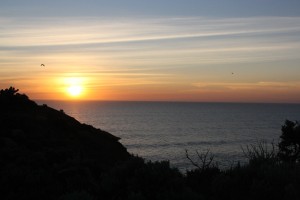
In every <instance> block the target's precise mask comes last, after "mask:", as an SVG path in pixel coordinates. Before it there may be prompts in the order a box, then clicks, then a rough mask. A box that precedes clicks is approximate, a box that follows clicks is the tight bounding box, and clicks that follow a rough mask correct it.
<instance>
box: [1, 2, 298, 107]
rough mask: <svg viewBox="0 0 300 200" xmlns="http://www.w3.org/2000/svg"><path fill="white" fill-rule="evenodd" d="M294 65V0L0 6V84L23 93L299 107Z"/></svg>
mask: <svg viewBox="0 0 300 200" xmlns="http://www.w3.org/2000/svg"><path fill="white" fill-rule="evenodd" d="M41 64H44V65H45V66H41ZM299 64H300V1H299V0H285V1H282V0H251V1H249V0H210V1H204V0H151V1H148V0H127V1H125V0H110V1H102V0H98V1H97V0H52V1H40V0H27V1H24V0H1V2H0V88H7V87H9V86H14V87H16V88H18V89H20V91H21V93H26V94H27V95H28V96H29V97H30V98H31V99H55V100H130V101H196V102H271V103H300V77H299V74H300V65H299Z"/></svg>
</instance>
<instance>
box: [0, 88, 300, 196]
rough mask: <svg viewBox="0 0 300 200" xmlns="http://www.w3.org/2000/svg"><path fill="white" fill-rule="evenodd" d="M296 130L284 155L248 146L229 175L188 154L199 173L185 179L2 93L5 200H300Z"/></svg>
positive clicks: (0, 160)
mask: <svg viewBox="0 0 300 200" xmlns="http://www.w3.org/2000/svg"><path fill="white" fill-rule="evenodd" d="M299 130H300V129H299V123H298V122H291V121H288V120H287V121H286V123H285V125H283V126H282V136H281V141H280V143H279V154H278V153H277V150H276V148H275V146H274V145H273V148H271V149H268V148H267V147H268V146H267V145H264V144H263V143H261V144H258V145H257V146H255V145H253V146H249V147H247V148H246V151H245V155H246V157H247V158H248V161H249V162H248V163H247V164H245V165H243V166H241V165H240V164H236V165H233V166H232V167H231V168H230V169H225V170H220V169H219V168H218V165H217V164H215V163H213V162H212V161H213V156H210V155H209V154H208V152H207V153H204V154H201V153H200V154H199V153H198V152H197V156H198V159H195V160H193V159H192V157H190V156H189V155H188V152H187V151H186V156H187V159H188V160H190V161H191V164H192V165H194V166H195V169H193V170H190V171H187V172H186V174H182V173H180V172H179V171H178V169H176V168H171V167H170V165H169V162H168V161H161V162H151V161H149V162H145V161H144V159H142V158H140V157H137V156H132V155H130V154H129V153H128V152H127V150H126V149H125V148H124V147H123V146H122V145H121V144H120V143H119V142H118V140H119V138H117V137H115V136H113V135H111V134H109V133H107V132H105V131H102V130H99V129H96V128H94V127H92V126H89V125H86V124H81V123H80V122H78V121H76V120H75V119H74V118H72V117H70V116H68V115H66V114H65V113H64V112H63V111H57V110H54V109H52V108H49V107H48V106H46V105H42V106H39V105H37V104H36V103H35V102H33V101H31V100H30V99H29V98H28V97H27V96H26V95H24V94H19V93H18V90H16V89H15V88H12V87H11V88H9V89H5V90H1V91H0V199H1V200H15V199H18V200H28V199H30V200H41V199H42V200H98V199H99V200H100V199H120V200H123V199H130V200H134V199H135V200H137V199H147V200H160V199H163V200H168V199H170V200H176V199H177V200H179V199H184V200H186V199H189V200H194V199H195V200H196V199H209V200H219V199H225V200H237V199H256V200H260V199H262V200H265V199H272V200H281V199H288V200H290V199H300V192H299V191H300V163H299V155H300V154H299V149H300V142H299V141H300V140H299V138H300V137H299V135H300V131H299ZM241 145H242V144H241ZM291 148H292V151H291ZM278 155H279V156H278Z"/></svg>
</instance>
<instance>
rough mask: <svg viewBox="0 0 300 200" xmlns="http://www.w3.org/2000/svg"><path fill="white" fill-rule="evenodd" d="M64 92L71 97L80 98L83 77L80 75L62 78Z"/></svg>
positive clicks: (82, 91) (82, 88)
mask: <svg viewBox="0 0 300 200" xmlns="http://www.w3.org/2000/svg"><path fill="white" fill-rule="evenodd" d="M64 84H65V93H66V94H67V95H68V96H70V97H72V98H80V97H82V96H83V93H84V79H83V78H81V77H66V78H64Z"/></svg>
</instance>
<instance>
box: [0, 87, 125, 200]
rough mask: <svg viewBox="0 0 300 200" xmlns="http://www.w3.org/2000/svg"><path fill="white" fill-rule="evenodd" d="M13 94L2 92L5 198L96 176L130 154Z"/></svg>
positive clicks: (111, 139)
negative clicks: (95, 174)
mask: <svg viewBox="0 0 300 200" xmlns="http://www.w3.org/2000/svg"><path fill="white" fill-rule="evenodd" d="M17 92H18V91H17V90H15V89H14V88H9V89H6V90H1V93H0V169H1V174H0V175H1V180H0V181H1V182H0V184H1V186H2V188H1V191H2V192H1V193H2V195H3V194H5V195H4V196H6V197H8V199H14V195H17V194H20V193H26V195H29V196H28V197H34V196H35V195H36V194H30V191H31V190H32V191H36V193H37V194H38V193H39V192H41V194H40V197H41V196H44V195H45V193H47V194H48V193H49V194H51V193H59V190H62V191H64V190H65V189H66V188H64V187H65V186H66V187H73V186H70V183H72V182H74V183H76V180H72V179H76V178H80V179H82V178H86V177H88V176H90V175H91V174H94V173H98V174H99V175H100V174H101V173H103V172H105V171H107V170H109V169H110V168H112V167H113V166H114V165H116V164H117V163H120V162H121V161H124V160H128V159H129V158H130V155H129V153H128V152H127V150H126V148H125V147H123V146H122V145H121V144H120V143H119V142H118V140H119V138H118V137H115V136H113V135H111V134H109V133H107V132H105V131H102V130H99V129H96V128H94V127H92V126H89V125H86V124H81V123H80V122H78V121H77V120H75V119H74V118H72V117H70V116H68V115H66V114H65V113H64V112H63V111H57V110H54V109H52V108H50V107H48V106H46V105H42V106H39V105H37V104H36V103H35V102H33V101H31V100H29V99H28V97H27V96H26V95H22V94H19V93H17ZM74 175H75V176H74ZM68 176H70V177H68ZM76 176H78V177H76ZM81 181H82V184H87V185H89V184H91V180H88V182H89V183H85V180H84V179H82V180H81ZM66 182H70V183H66ZM40 184H42V185H40ZM43 184H45V185H43ZM47 184H48V186H49V187H48V188H47ZM54 185H56V186H57V188H54V187H53V186H54ZM3 186H4V187H5V188H3ZM27 187H28V188H27ZM78 187H79V186H78ZM75 188H76V187H75ZM80 188H84V187H82V186H80ZM25 190H26V192H25ZM43 190H46V191H43ZM57 190H58V191H57ZM42 193H44V195H43V194H42ZM26 195H25V194H24V196H26ZM38 196H39V195H38ZM50 196H51V195H50ZM50 196H49V197H50ZM24 198H25V197H24ZM43 199H47V198H43ZM49 199H51V198H49Z"/></svg>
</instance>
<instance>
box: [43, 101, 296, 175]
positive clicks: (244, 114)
mask: <svg viewBox="0 0 300 200" xmlns="http://www.w3.org/2000/svg"><path fill="white" fill-rule="evenodd" d="M38 103H39V104H47V105H48V106H51V107H53V108H56V109H63V110H64V112H65V113H66V114H68V115H70V116H72V117H74V118H76V119H77V120H79V121H80V122H81V123H86V124H90V125H93V126H94V127H96V128H100V129H102V130H105V131H107V132H109V133H111V134H113V135H115V136H118V137H120V138H121V140H120V142H121V143H122V144H123V145H124V146H125V147H126V148H127V150H128V151H129V152H130V153H132V154H134V155H138V156H141V157H143V158H145V159H146V160H151V161H160V160H169V161H170V164H171V166H173V167H178V168H179V169H180V170H181V171H185V170H187V169H191V168H192V167H193V166H192V165H191V163H190V162H189V160H188V159H187V158H186V154H185V150H187V151H188V152H189V155H190V157H191V158H192V159H194V160H195V161H197V155H196V151H198V152H199V153H204V152H206V151H207V150H209V152H210V153H211V154H213V155H214V161H215V162H217V163H218V165H219V166H220V167H221V168H226V167H230V166H231V165H232V164H234V163H237V162H241V163H244V162H246V158H245V155H244V153H243V150H242V148H246V146H247V145H251V144H257V143H258V142H260V141H266V142H268V143H271V142H274V143H275V144H277V143H278V141H279V137H280V135H281V126H282V125H283V124H284V122H285V120H286V119H289V120H293V121H295V120H300V104H263V103H187V102H108V101H107V102H106V101H83V102H77V101H38Z"/></svg>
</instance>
